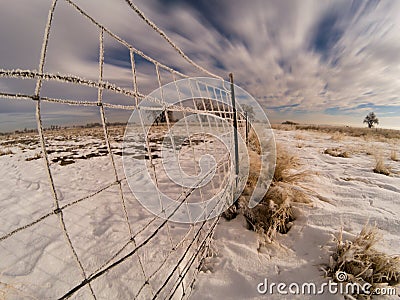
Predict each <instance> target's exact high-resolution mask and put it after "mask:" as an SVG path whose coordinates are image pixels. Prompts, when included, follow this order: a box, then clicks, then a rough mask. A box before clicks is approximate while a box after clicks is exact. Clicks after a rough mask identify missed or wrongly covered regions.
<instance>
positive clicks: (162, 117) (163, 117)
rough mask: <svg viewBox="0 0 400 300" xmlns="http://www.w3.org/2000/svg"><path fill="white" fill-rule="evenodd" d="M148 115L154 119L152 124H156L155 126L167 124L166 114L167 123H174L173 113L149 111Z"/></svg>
mask: <svg viewBox="0 0 400 300" xmlns="http://www.w3.org/2000/svg"><path fill="white" fill-rule="evenodd" d="M149 113H150V114H151V116H152V117H153V118H154V122H155V123H156V125H157V126H158V124H160V123H166V122H167V114H168V121H169V122H173V121H174V117H173V111H170V110H168V111H165V110H164V111H161V112H160V111H155V110H153V111H149Z"/></svg>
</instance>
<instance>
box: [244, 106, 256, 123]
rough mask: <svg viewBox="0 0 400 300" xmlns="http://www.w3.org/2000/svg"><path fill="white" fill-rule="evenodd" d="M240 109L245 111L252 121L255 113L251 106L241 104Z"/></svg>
mask: <svg viewBox="0 0 400 300" xmlns="http://www.w3.org/2000/svg"><path fill="white" fill-rule="evenodd" d="M242 109H243V111H244V112H246V113H247V117H248V118H249V120H250V121H254V117H255V113H254V109H253V107H252V106H250V105H247V104H243V105H242Z"/></svg>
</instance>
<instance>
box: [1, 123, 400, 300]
mask: <svg viewBox="0 0 400 300" xmlns="http://www.w3.org/2000/svg"><path fill="white" fill-rule="evenodd" d="M275 133H276V140H277V142H279V143H281V144H282V145H284V146H285V147H287V148H288V149H289V150H290V151H291V152H293V153H295V154H296V155H297V156H299V158H300V161H301V163H302V167H301V168H303V169H307V170H310V171H312V172H314V175H312V177H311V178H310V180H309V181H308V182H307V183H305V185H306V186H307V187H309V188H310V189H312V190H314V191H315V192H317V193H318V194H319V198H314V200H313V204H312V206H311V207H310V206H306V205H302V206H301V205H299V206H297V208H296V211H295V213H296V217H297V219H296V220H295V222H294V226H293V227H292V228H291V230H290V231H289V232H288V234H286V235H278V238H277V243H274V244H271V245H261V243H260V240H261V239H260V236H258V235H257V234H256V233H255V232H252V231H249V230H247V229H246V224H245V220H244V218H243V217H241V216H239V217H237V218H236V219H234V220H232V221H229V222H228V221H225V220H224V219H221V221H220V224H219V225H218V226H217V230H216V232H215V235H214V239H215V241H214V243H213V246H212V249H213V251H212V252H213V256H212V257H210V258H207V260H206V263H205V265H204V266H203V268H202V270H201V272H200V273H199V276H198V279H197V280H196V282H195V285H194V290H193V292H192V295H191V299H218V298H222V299H262V298H271V299H293V298H296V296H293V295H287V296H284V295H280V296H279V295H276V292H275V295H272V296H271V295H260V294H259V293H258V292H257V285H258V284H259V283H261V282H264V280H265V279H268V282H269V283H271V282H275V283H279V282H286V283H292V282H297V283H299V284H301V283H304V282H315V283H322V282H326V281H327V279H326V278H323V276H322V275H323V272H322V271H321V269H320V265H321V264H324V263H327V262H328V260H329V250H330V249H331V246H332V237H333V234H336V233H337V232H338V231H339V229H340V228H341V227H343V230H344V236H345V238H351V237H353V236H354V235H356V234H357V233H358V232H359V231H360V230H361V228H362V227H363V226H364V225H365V223H366V222H368V221H369V222H370V223H371V224H373V223H376V224H377V226H378V228H379V229H380V230H381V232H382V241H381V243H380V245H379V246H380V250H383V251H385V252H386V253H388V254H399V250H398V249H399V248H400V239H399V237H400V218H399V214H400V202H399V198H400V162H399V161H392V160H390V159H389V156H390V151H391V150H393V149H394V150H396V151H397V153H398V156H400V153H399V145H400V142H399V141H398V140H394V139H393V140H382V141H374V140H368V141H366V140H365V139H362V138H354V137H347V136H345V137H343V138H341V139H339V140H336V138H335V139H332V138H331V135H330V134H325V133H321V132H310V131H304V132H299V131H275ZM18 139H20V140H18ZM18 139H15V137H10V139H9V140H7V139H6V138H4V137H3V140H2V142H1V145H0V150H3V151H4V150H11V151H12V152H13V154H7V155H2V156H0V166H1V168H0V238H1V237H3V236H4V235H5V234H7V233H9V232H10V231H12V230H14V229H16V228H19V227H20V226H23V225H25V224H29V223H30V222H33V221H34V220H36V219H38V218H40V217H41V216H43V215H45V214H46V213H48V212H51V211H52V209H53V208H54V200H53V196H52V194H51V189H50V186H49V182H48V178H47V175H46V170H45V167H44V164H43V161H42V159H40V156H39V154H40V145H39V143H38V140H37V139H35V138H33V137H32V136H29V135H28V136H26V137H24V136H20V137H19V138H18ZM7 141H8V142H7ZM121 141H122V134H119V135H115V136H114V139H113V141H112V148H113V152H114V153H115V156H114V157H115V159H116V167H117V173H118V176H119V177H120V178H122V177H123V176H124V172H123V166H122V159H121V156H120V155H121V150H120V146H121ZM48 144H49V145H48V149H49V150H50V154H49V158H50V161H51V166H50V167H51V170H52V171H53V173H54V174H55V176H54V183H55V186H56V190H57V193H58V199H59V202H60V205H62V206H63V205H67V204H69V203H72V202H73V201H75V200H77V199H80V198H81V197H84V196H86V195H88V194H90V193H93V192H95V191H97V190H99V189H101V188H102V187H105V186H108V185H110V184H112V183H113V182H114V181H115V174H114V172H113V168H112V166H111V161H110V159H109V157H108V156H107V155H106V154H107V148H106V145H105V143H104V140H102V139H101V138H99V137H98V136H96V135H92V136H85V134H83V133H81V134H75V135H71V136H70V137H68V138H65V137H64V136H59V137H57V136H53V137H52V138H51V139H49V140H48ZM327 148H340V149H342V150H344V151H347V152H348V153H349V154H350V157H349V158H341V157H332V156H330V155H328V154H324V153H323V152H324V150H325V149H327ZM133 149H134V152H135V151H136V152H135V153H132V155H138V157H139V156H144V155H145V153H144V152H143V149H144V148H143V146H142V145H137V147H136V148H135V147H133ZM152 153H153V154H154V155H158V156H160V153H159V152H157V151H154V152H152ZM374 154H377V155H381V156H382V157H383V158H384V160H385V162H386V163H387V164H388V166H390V167H391V169H392V174H391V176H385V175H381V174H376V173H374V172H372V169H373V168H374V166H375V159H374ZM142 158H145V157H142ZM122 189H123V191H124V195H125V196H126V197H125V202H126V208H127V213H128V217H129V219H130V220H131V222H130V224H131V227H132V228H131V230H132V231H133V232H134V233H135V232H137V231H138V230H140V228H141V227H142V226H143V225H144V224H146V223H147V222H149V220H151V218H153V215H152V214H151V213H149V212H148V211H147V210H146V209H145V208H143V207H142V206H140V205H138V202H137V200H136V199H135V198H134V196H133V195H132V194H131V193H130V192H129V187H128V185H127V184H126V183H123V184H122ZM64 219H65V225H66V227H67V228H68V232H69V235H70V238H71V240H72V243H73V244H74V246H75V248H76V253H77V255H78V257H79V258H80V259H81V261H82V264H83V266H82V267H83V269H84V270H85V272H86V273H87V274H90V273H92V272H94V271H95V270H96V269H98V268H99V267H100V266H101V265H103V264H104V263H106V262H107V260H108V259H109V258H110V256H111V255H112V254H113V253H115V251H117V250H118V249H120V248H121V247H122V246H123V245H124V244H125V243H127V242H128V241H129V237H130V234H129V228H128V224H127V222H126V218H125V215H124V210H123V209H122V204H121V200H120V197H119V190H118V185H113V186H110V187H109V188H108V189H106V190H105V191H103V192H102V193H101V194H99V195H95V196H93V197H91V198H90V199H89V200H86V201H82V202H79V203H78V204H75V205H71V206H69V207H67V208H65V209H64ZM161 221H162V220H161ZM161 221H159V222H158V223H157V222H156V223H154V224H152V226H153V228H155V227H156V226H158V225H159V223H160V222H161ZM187 230H188V227H187V226H186V225H185V226H184V225H179V224H177V225H176V226H173V227H172V226H171V228H169V231H170V232H169V233H168V232H167V230H166V229H165V228H164V229H163V232H162V233H161V234H160V235H159V236H160V238H155V239H153V240H152V241H151V243H149V245H148V247H147V248H146V249H147V250H146V251H143V252H142V253H140V255H141V256H140V257H141V259H142V263H143V264H145V265H146V267H147V268H148V269H147V270H148V271H149V272H154V271H156V268H157V266H158V264H157V262H159V261H161V260H162V259H163V258H164V257H166V256H168V255H169V254H170V253H169V250H168V246H170V244H169V245H167V244H166V243H167V242H168V243H170V241H168V240H167V239H166V238H165V237H167V236H168V235H169V234H171V237H172V239H173V240H174V241H173V242H175V243H177V242H179V240H180V239H181V238H182V236H184V235H185V234H186V233H187ZM141 238H142V239H143V238H144V237H141V236H140V235H139V236H138V243H139V242H140V239H141ZM189 241H190V240H189ZM184 243H185V242H184ZM132 247H133V245H130V248H129V247H128V248H127V249H125V252H124V253H127V252H128V251H129V250H131V249H132ZM180 249H185V248H184V245H183V246H182V245H181V248H180ZM177 254H181V253H180V252H179V251H177ZM177 259H178V255H177V256H176V260H177ZM138 266H139V262H138V260H137V258H136V257H133V259H132V260H130V262H128V263H126V264H124V265H123V267H122V268H119V269H117V270H116V271H112V272H109V273H106V275H104V277H102V278H101V279H99V280H95V281H93V284H92V288H93V290H94V291H95V292H96V295H98V299H129V298H133V296H134V295H135V293H136V292H137V288H136V287H137V286H138V284H137V282H138V281H142V280H143V278H142V277H143V275H142V274H141V272H140V269H139V267H138ZM138 279H140V280H138ZM156 280H157V278H154V280H153V284H154V286H156V285H157V284H159V282H156ZM81 281H82V277H81V274H80V270H79V268H77V264H76V261H75V260H74V257H73V255H72V254H71V251H70V249H69V248H68V245H67V244H66V242H65V236H64V234H63V232H62V230H61V226H60V223H59V217H58V216H57V215H56V214H53V215H51V216H48V217H47V218H45V219H44V220H43V221H40V222H39V223H37V224H34V225H33V226H31V227H29V228H27V229H24V230H21V231H20V232H18V233H16V234H14V235H13V236H12V237H10V238H6V239H3V240H0V299H1V298H5V299H24V298H27V299H54V298H57V297H59V296H61V295H63V293H65V292H66V291H68V290H69V289H70V288H72V287H74V286H75V285H77V284H79V283H80V282H81ZM135 289H136V290H135ZM150 294H151V291H147V292H144V293H143V295H150ZM74 297H75V298H76V299H86V298H89V299H90V291H89V290H88V288H85V289H82V290H81V291H80V292H78V293H77V294H74ZM142 298H143V299H145V298H146V297H145V296H143V297H142ZM307 298H312V299H314V298H318V297H317V296H309V297H308V296H304V295H302V296H297V299H307ZM341 298H342V297H340V296H338V295H328V294H324V295H322V296H319V299H341ZM396 299H398V298H396Z"/></svg>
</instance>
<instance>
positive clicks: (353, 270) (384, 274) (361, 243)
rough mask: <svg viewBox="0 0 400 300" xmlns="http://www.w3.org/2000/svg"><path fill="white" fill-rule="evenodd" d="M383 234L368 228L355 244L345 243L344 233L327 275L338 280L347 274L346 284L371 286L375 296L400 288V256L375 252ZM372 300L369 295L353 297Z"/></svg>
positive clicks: (361, 233) (336, 242)
mask: <svg viewBox="0 0 400 300" xmlns="http://www.w3.org/2000/svg"><path fill="white" fill-rule="evenodd" d="M379 237H380V233H379V231H378V229H377V228H376V227H375V226H374V227H372V226H368V225H366V226H364V228H363V229H362V230H361V232H360V233H359V234H358V235H357V236H356V238H355V239H354V240H353V241H350V240H343V234H342V230H341V231H340V232H339V234H338V236H337V237H336V238H335V244H336V246H335V249H334V251H333V254H332V255H331V257H330V262H329V264H328V265H327V270H326V271H327V275H328V276H330V277H332V278H333V279H334V280H337V278H336V274H338V272H345V273H346V274H347V279H346V280H345V282H351V283H357V284H360V285H363V284H365V283H369V284H371V286H372V288H371V292H372V291H373V290H374V289H376V288H378V287H385V286H396V285H399V284H400V256H390V255H387V254H385V253H383V252H379V251H377V250H376V249H375V247H376V245H377V243H378V242H379ZM353 296H355V297H356V298H358V299H371V297H370V296H369V295H353Z"/></svg>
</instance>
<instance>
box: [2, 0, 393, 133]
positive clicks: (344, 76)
mask: <svg viewBox="0 0 400 300" xmlns="http://www.w3.org/2000/svg"><path fill="white" fill-rule="evenodd" d="M74 2H75V3H77V4H78V5H79V6H80V7H81V8H82V9H83V10H85V11H86V12H87V13H88V14H90V15H91V16H92V17H93V18H94V19H96V20H97V21H98V22H100V23H101V24H103V25H104V26H106V27H107V28H108V29H110V30H111V31H112V32H114V33H116V34H117V35H118V36H119V37H121V38H123V39H124V40H126V41H127V42H128V43H130V44H131V45H133V46H134V47H135V48H137V49H139V50H141V51H143V52H144V53H145V54H147V55H149V56H151V57H153V58H155V59H157V60H158V61H160V62H162V63H164V64H166V65H168V66H171V67H173V68H175V69H177V70H179V71H181V72H183V73H185V74H189V75H191V76H204V74H202V73H200V72H199V71H197V70H196V69H194V68H193V67H192V66H191V65H190V64H188V63H187V62H185V61H184V60H183V59H182V58H181V57H180V56H179V55H178V54H177V53H176V52H175V51H174V50H173V49H172V48H171V47H170V46H169V44H168V43H167V42H166V41H164V40H163V39H162V38H161V37H160V36H159V35H158V34H157V33H155V32H154V31H153V30H152V29H151V28H150V27H149V26H148V25H147V24H145V23H144V22H143V20H141V19H140V18H139V17H138V16H137V15H136V14H135V12H134V11H132V10H131V9H130V8H129V6H128V5H127V3H126V2H125V1H124V0H107V1H98V0H74ZM135 4H136V5H137V6H138V7H139V8H140V9H141V10H142V11H143V12H144V13H145V15H146V16H147V17H148V18H150V19H151V20H152V21H153V22H154V23H155V24H157V25H158V26H159V27H160V28H161V29H162V30H163V31H164V32H165V33H166V34H167V35H168V36H169V37H170V38H171V39H172V40H173V41H174V42H175V43H176V44H177V45H178V46H179V47H180V48H181V49H182V50H183V51H184V52H185V53H186V54H187V55H188V56H189V57H190V58H192V59H193V60H194V61H195V62H196V63H198V64H199V65H201V66H203V67H205V68H206V69H208V70H210V71H211V72H213V73H215V74H217V75H219V76H222V77H223V78H226V79H227V80H228V74H229V73H230V72H232V73H233V74H234V77H235V83H236V84H237V85H239V86H240V87H242V88H244V89H245V90H247V91H248V92H249V93H250V94H251V95H252V96H253V97H254V98H255V99H256V100H257V101H258V102H259V103H260V105H261V106H262V107H263V108H264V109H265V110H266V112H267V116H268V118H269V119H270V121H271V122H272V123H278V122H282V121H285V120H291V121H296V122H301V123H314V124H316V123H317V124H341V125H351V126H364V125H363V123H362V121H363V119H364V117H365V115H366V114H368V113H369V112H371V111H374V112H375V113H376V115H377V116H378V118H379V120H380V125H379V126H380V127H384V128H397V129H400V30H399V29H400V28H399V27H400V1H396V0H393V1H377V0H370V1H367V0H365V1H364V0H357V1H351V0H335V1H328V0H326V1H319V0H301V1H300V0H298V1H282V0H247V1H242V0H198V1H194V0H193V1H185V0H141V1H139V0H136V1H135ZM50 5H51V1H50V0H35V1H31V0H2V1H1V4H0V6H1V10H0V26H1V27H0V28H1V30H0V69H30V70H37V69H38V66H39V58H40V51H41V47H42V39H43V34H44V28H45V24H46V21H47V15H48V10H49V8H50ZM104 44H105V67H104V77H105V79H106V80H108V81H110V82H112V83H115V84H117V85H119V86H121V87H124V88H132V79H131V66H130V60H129V51H128V50H127V49H126V48H124V47H122V46H120V45H119V44H118V43H116V42H115V41H114V40H113V39H112V38H110V37H109V36H107V35H106V36H105V39H104ZM98 57H99V31H98V29H97V28H96V27H95V26H94V25H93V24H91V23H90V22H89V21H88V20H87V19H85V18H84V17H82V16H80V15H79V14H78V13H77V11H76V10H74V9H73V8H72V7H71V5H69V4H68V3H67V2H66V1H65V0H59V1H58V3H57V6H56V10H55V14H54V20H53V26H52V29H51V32H50V40H49V46H48V53H47V57H46V64H45V71H46V72H52V73H61V74H73V75H76V76H80V77H84V78H87V79H92V80H97V79H98ZM137 69H138V84H139V90H140V91H141V92H143V93H149V92H151V91H152V90H153V89H155V88H156V87H157V84H158V83H157V81H156V75H155V71H154V66H153V65H152V64H149V63H148V62H146V61H145V60H143V59H142V60H140V59H139V60H137ZM171 80H172V79H171V76H169V75H168V74H162V81H163V83H167V82H170V81H171ZM34 88H35V82H34V81H29V80H23V81H21V80H17V79H5V78H0V91H1V92H18V93H27V94H33V92H34ZM41 95H42V96H48V97H56V98H65V99H82V100H89V101H96V99H97V90H96V89H91V88H87V87H78V86H72V85H66V84H61V83H56V82H46V83H45V84H44V86H43V89H42V92H41ZM104 98H105V99H106V101H109V102H111V103H118V104H129V103H131V102H129V101H131V100H132V99H128V98H126V97H124V96H116V95H112V94H110V93H109V94H107V93H105V95H104ZM34 111H35V106H34V103H32V102H31V101H23V100H18V101H16V100H12V101H11V100H5V99H1V98H0V131H7V130H13V129H16V128H24V127H34V126H35V114H34ZM42 112H43V120H44V125H45V126H50V125H53V124H61V125H72V124H78V123H79V124H85V123H88V122H100V118H99V114H98V108H96V107H94V108H84V107H70V106H66V105H60V104H49V103H43V107H42ZM129 114H130V113H127V112H124V111H112V112H111V111H109V112H108V118H109V120H110V121H119V120H121V121H126V120H127V118H128V117H129Z"/></svg>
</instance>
